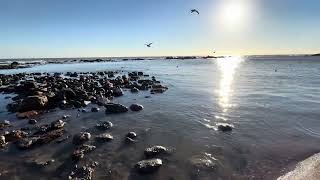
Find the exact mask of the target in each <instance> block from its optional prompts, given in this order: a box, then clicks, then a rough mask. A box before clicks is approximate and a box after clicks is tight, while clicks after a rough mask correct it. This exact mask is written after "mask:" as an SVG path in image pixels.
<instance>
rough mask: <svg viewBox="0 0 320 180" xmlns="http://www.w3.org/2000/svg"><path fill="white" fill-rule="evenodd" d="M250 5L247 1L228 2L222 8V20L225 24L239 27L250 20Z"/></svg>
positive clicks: (231, 0)
mask: <svg viewBox="0 0 320 180" xmlns="http://www.w3.org/2000/svg"><path fill="white" fill-rule="evenodd" d="M248 12H249V9H248V4H247V1H245V0H226V1H224V2H223V4H222V6H221V8H220V18H221V21H222V23H223V24H225V25H227V26H230V27H238V26H240V25H242V24H244V23H245V21H246V20H247V19H248Z"/></svg>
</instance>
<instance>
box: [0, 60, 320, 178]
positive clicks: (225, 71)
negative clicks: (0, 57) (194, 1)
mask: <svg viewBox="0 0 320 180" xmlns="http://www.w3.org/2000/svg"><path fill="white" fill-rule="evenodd" d="M100 70H123V71H133V70H134V71H135V70H137V71H144V72H146V73H148V74H150V75H154V76H156V77H157V79H159V80H160V81H162V82H163V84H165V85H167V86H168V87H169V90H168V91H167V92H165V93H164V94H162V95H152V97H151V98H150V99H145V98H144V96H145V95H147V94H148V95H149V93H148V92H140V93H139V94H138V95H134V94H131V93H130V92H126V93H125V96H123V97H121V98H117V99H115V100H114V101H115V102H120V103H122V104H125V105H127V106H128V105H130V104H131V103H140V104H142V105H144V107H145V109H144V110H143V111H142V112H140V113H132V112H130V113H127V114H123V115H105V114H104V112H100V113H96V114H93V113H86V114H81V115H80V117H78V118H72V120H71V121H70V122H69V123H68V125H67V130H68V133H70V134H74V133H77V132H80V131H81V130H84V129H92V128H93V127H94V125H95V124H96V123H97V122H98V121H99V120H109V121H112V122H113V123H114V124H115V127H114V128H113V129H112V130H111V131H110V132H111V133H112V134H113V135H114V137H115V140H114V141H113V142H111V143H107V144H105V145H103V146H101V147H99V148H98V149H97V150H96V151H94V152H92V153H90V154H88V155H87V156H86V159H85V160H84V161H83V162H82V163H86V162H90V161H92V160H93V161H98V162H99V163H100V165H99V167H98V168H97V169H96V171H95V173H94V177H95V179H106V178H107V177H108V178H109V179H170V178H171V179H182V180H187V179H206V180H207V179H208V180H209V179H210V180H211V179H276V177H278V176H280V175H281V174H283V173H285V172H287V171H288V170H291V168H292V167H293V166H294V165H295V164H296V163H297V162H298V161H301V160H303V159H305V158H306V157H308V156H310V155H313V154H314V153H317V152H320V146H319V143H320V119H319V117H320V111H319V107H320V91H319V88H320V58H319V57H318V58H317V57H246V58H237V57H232V58H225V59H216V60H145V61H125V62H106V63H90V64H57V65H55V64H49V65H42V66H36V67H33V68H30V69H18V70H2V71H0V73H6V74H11V73H18V72H67V71H79V72H84V71H90V72H93V71H100ZM1 96H2V98H3V97H5V96H7V95H1ZM7 101H10V100H4V99H2V100H1V104H0V105H1V106H0V112H1V113H0V118H1V119H9V120H11V121H12V122H13V124H14V125H21V126H22V125H24V126H27V121H24V120H16V119H15V115H14V114H8V113H7V112H6V110H5V105H6V102H7ZM63 113H68V114H71V115H73V117H75V116H76V114H77V111H76V110H75V111H67V112H65V111H64V112H60V111H57V112H52V113H49V114H46V115H44V116H43V117H42V118H41V119H40V122H41V123H47V122H50V121H52V120H56V119H58V118H60V117H61V114H63ZM221 122H223V123H230V124H233V125H234V127H235V128H234V130H233V131H232V132H230V133H223V132H219V131H217V130H216V124H217V123H221ZM129 131H136V132H137V133H138V135H139V141H138V142H137V143H136V144H135V145H132V146H125V145H123V137H124V136H125V134H126V133H127V132H129ZM150 145H164V146H167V147H169V148H171V149H173V153H172V154H171V155H170V156H168V157H166V158H165V159H164V166H163V167H161V169H160V170H159V171H158V172H157V173H155V174H153V175H149V176H138V175H134V173H132V166H133V165H134V164H135V163H136V162H137V161H139V160H141V159H142V157H143V150H144V149H145V148H146V147H148V146H150ZM72 148H73V147H72V145H71V142H70V141H67V142H66V143H62V144H59V145H57V144H55V143H52V144H49V145H46V146H43V147H40V148H37V149H34V150H30V151H17V150H15V149H9V150H7V151H5V152H1V153H0V170H2V171H3V170H8V171H9V173H8V177H6V179H8V178H9V179H10V178H11V179H30V178H33V179H34V178H36V179H59V176H61V177H67V174H68V173H69V169H68V168H70V167H69V165H70V164H69V163H68V161H70V160H69V157H70V154H71V152H72ZM205 153H207V155H208V154H210V157H214V158H215V159H217V166H219V168H218V170H213V169H212V170H204V171H202V172H193V171H194V168H192V166H190V162H189V159H190V158H191V157H193V156H198V155H203V154H205ZM35 158H36V159H47V158H54V159H56V162H55V163H54V165H52V166H50V167H48V168H46V169H44V170H38V169H34V168H30V167H29V166H28V164H27V163H26V162H27V161H29V160H31V159H35Z"/></svg>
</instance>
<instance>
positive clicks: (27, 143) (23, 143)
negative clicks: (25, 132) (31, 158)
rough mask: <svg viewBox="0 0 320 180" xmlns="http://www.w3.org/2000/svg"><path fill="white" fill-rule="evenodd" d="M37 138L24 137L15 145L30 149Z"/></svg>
mask: <svg viewBox="0 0 320 180" xmlns="http://www.w3.org/2000/svg"><path fill="white" fill-rule="evenodd" d="M38 140H39V137H31V138H24V139H21V140H19V141H18V143H17V147H18V148H19V149H22V150H25V149H30V148H31V147H33V146H34V145H36V143H37V142H38Z"/></svg>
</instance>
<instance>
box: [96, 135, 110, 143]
mask: <svg viewBox="0 0 320 180" xmlns="http://www.w3.org/2000/svg"><path fill="white" fill-rule="evenodd" d="M96 140H97V141H99V142H108V141H112V140H113V136H112V135H111V134H109V133H104V134H100V135H98V136H96Z"/></svg>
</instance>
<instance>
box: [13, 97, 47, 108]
mask: <svg viewBox="0 0 320 180" xmlns="http://www.w3.org/2000/svg"><path fill="white" fill-rule="evenodd" d="M47 104H48V98H47V97H46V96H28V97H27V98H26V99H24V100H23V101H22V103H21V105H20V107H19V111H20V112H25V111H32V110H42V109H44V108H45V107H46V106H47Z"/></svg>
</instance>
